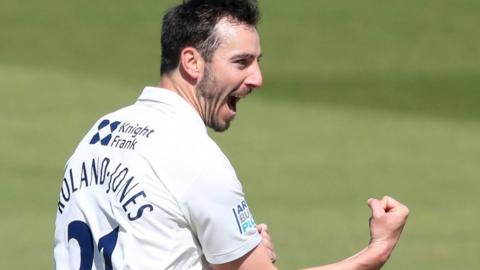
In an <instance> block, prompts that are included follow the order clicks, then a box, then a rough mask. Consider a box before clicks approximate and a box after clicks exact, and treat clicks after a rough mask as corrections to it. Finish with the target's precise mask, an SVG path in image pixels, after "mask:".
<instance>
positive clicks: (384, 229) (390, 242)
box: [368, 196, 410, 258]
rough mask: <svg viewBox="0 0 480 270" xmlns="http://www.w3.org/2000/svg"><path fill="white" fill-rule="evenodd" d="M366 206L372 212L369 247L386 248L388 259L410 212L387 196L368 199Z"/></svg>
mask: <svg viewBox="0 0 480 270" xmlns="http://www.w3.org/2000/svg"><path fill="white" fill-rule="evenodd" d="M368 206H369V207H370V209H371V210H372V216H371V218H370V244H369V246H380V247H382V248H386V249H387V255H386V256H387V258H388V256H389V255H390V253H391V252H392V250H393V248H394V247H395V245H396V244H397V242H398V240H399V239H400V234H401V233H402V230H403V227H404V226H405V223H406V221H407V218H408V215H409V212H410V211H409V209H408V208H407V207H406V206H405V205H403V204H402V203H400V202H398V201H397V200H395V199H393V198H392V197H389V196H385V197H383V198H382V199H381V200H377V199H369V200H368Z"/></svg>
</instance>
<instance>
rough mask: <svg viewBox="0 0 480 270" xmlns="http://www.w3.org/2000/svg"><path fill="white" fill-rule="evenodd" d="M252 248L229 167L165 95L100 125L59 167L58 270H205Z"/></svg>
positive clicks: (185, 110)
mask: <svg viewBox="0 0 480 270" xmlns="http://www.w3.org/2000/svg"><path fill="white" fill-rule="evenodd" d="M260 241H261V236H260V235H259V234H258V232H257V231H256V229H255V222H254V220H253V217H252V214H251V212H250V210H249V208H248V206H247V203H246V201H245V198H244V193H243V191H242V186H241V184H240V182H239V181H238V179H237V176H236V174H235V171H234V169H233V168H232V166H231V164H230V162H229V161H228V159H227V158H226V157H225V155H224V154H223V153H222V151H221V150H220V149H219V148H218V146H217V145H216V144H215V142H213V141H212V140H211V139H210V137H209V136H208V134H207V130H206V127H205V125H204V123H203V121H202V119H201V118H200V116H199V115H198V113H197V112H196V111H195V110H194V109H193V108H192V107H191V106H190V105H189V104H188V103H187V102H186V101H185V100H184V99H183V98H181V97H180V96H178V95H177V94H176V93H174V92H171V91H169V90H165V89H160V88H154V87H146V88H145V89H144V90H143V93H142V94H141V95H140V97H139V98H138V100H137V102H136V103H135V104H133V105H131V106H128V107H125V108H123V109H120V110H118V111H116V112H113V113H110V114H107V115H105V116H104V117H102V118H100V119H99V120H98V121H97V123H95V125H94V126H93V127H92V129H91V130H90V131H89V132H88V133H87V135H86V136H85V137H84V138H83V139H82V141H81V142H80V144H79V146H78V147H77V149H76V150H75V152H74V153H73V155H72V156H71V158H70V159H69V160H68V162H67V164H66V166H65V173H64V178H63V181H62V185H61V188H60V195H59V199H58V207H57V218H56V223H55V248H54V259H55V267H56V269H58V270H65V269H75V270H77V269H81V270H84V269H106V270H108V269H140V270H147V269H208V263H211V264H221V263H226V262H230V261H233V260H235V259H237V258H240V257H241V256H243V255H244V254H246V253H247V252H249V251H250V250H252V249H253V248H254V247H256V246H257V245H258V244H259V243H260ZM206 261H208V263H206Z"/></svg>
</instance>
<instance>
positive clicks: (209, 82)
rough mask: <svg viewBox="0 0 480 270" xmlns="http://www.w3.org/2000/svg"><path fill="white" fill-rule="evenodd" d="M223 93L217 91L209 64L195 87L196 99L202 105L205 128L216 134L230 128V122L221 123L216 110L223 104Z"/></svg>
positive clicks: (216, 84) (217, 87)
mask: <svg viewBox="0 0 480 270" xmlns="http://www.w3.org/2000/svg"><path fill="white" fill-rule="evenodd" d="M223 93H224V92H223V91H222V90H221V89H219V86H218V83H217V81H216V79H215V76H214V74H213V72H212V69H211V67H210V65H209V64H206V66H205V74H204V76H203V78H202V79H201V80H200V82H199V83H198V85H197V91H196V95H197V99H198V100H199V101H200V102H201V104H203V105H202V106H203V115H201V117H202V118H203V121H204V123H205V125H206V126H207V127H210V128H212V129H213V130H215V131H217V132H223V131H225V130H227V129H228V128H229V127H230V121H221V120H220V119H219V117H218V110H219V108H220V106H221V105H222V102H224V99H225V97H223V95H222V94H223Z"/></svg>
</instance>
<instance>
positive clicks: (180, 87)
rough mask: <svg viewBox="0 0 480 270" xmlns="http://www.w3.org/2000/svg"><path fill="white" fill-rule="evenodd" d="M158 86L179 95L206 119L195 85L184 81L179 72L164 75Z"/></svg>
mask: <svg viewBox="0 0 480 270" xmlns="http://www.w3.org/2000/svg"><path fill="white" fill-rule="evenodd" d="M158 86H159V87H161V88H163V89H166V90H169V91H172V92H174V93H177V94H178V95H179V96H180V97H182V98H183V99H184V100H185V101H187V103H189V104H190V105H191V106H192V107H193V108H194V109H195V110H196V111H197V112H198V114H199V115H200V117H201V118H202V119H205V118H204V116H205V115H204V112H203V110H202V109H201V108H202V106H201V105H200V102H199V100H198V97H197V94H196V89H195V85H194V84H192V83H190V82H188V81H186V80H184V79H183V78H182V76H180V74H179V73H178V72H176V71H173V72H171V73H169V74H165V75H162V77H161V78H160V82H159V83H158Z"/></svg>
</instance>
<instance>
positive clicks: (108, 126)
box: [90, 119, 155, 150]
mask: <svg viewBox="0 0 480 270" xmlns="http://www.w3.org/2000/svg"><path fill="white" fill-rule="evenodd" d="M97 130H98V131H97V133H95V134H94V135H93V137H92V139H91V140H90V144H100V145H103V146H109V147H113V148H119V149H127V150H135V147H136V145H137V143H138V142H139V140H143V139H148V138H149V137H150V135H151V134H152V133H154V132H155V130H154V129H151V128H150V127H149V126H148V125H140V124H138V123H129V122H121V121H110V120H108V119H104V120H102V121H101V122H100V124H99V125H98V126H97Z"/></svg>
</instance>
